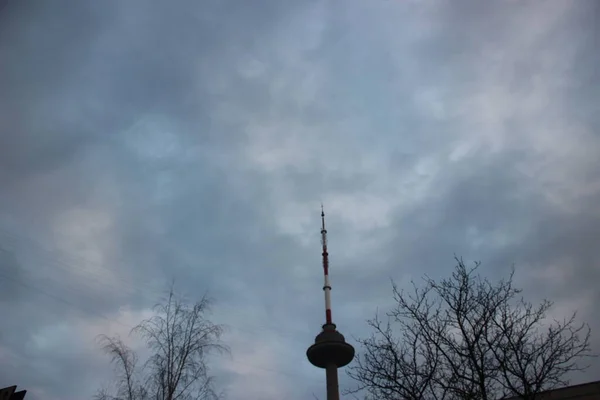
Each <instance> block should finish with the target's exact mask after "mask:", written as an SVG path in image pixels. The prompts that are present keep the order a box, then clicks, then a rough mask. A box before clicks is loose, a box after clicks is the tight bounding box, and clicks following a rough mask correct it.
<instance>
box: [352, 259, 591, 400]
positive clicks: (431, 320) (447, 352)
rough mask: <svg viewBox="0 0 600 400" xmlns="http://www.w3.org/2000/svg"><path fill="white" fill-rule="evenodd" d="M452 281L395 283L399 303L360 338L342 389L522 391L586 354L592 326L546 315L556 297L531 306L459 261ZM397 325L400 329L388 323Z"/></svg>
mask: <svg viewBox="0 0 600 400" xmlns="http://www.w3.org/2000/svg"><path fill="white" fill-rule="evenodd" d="M456 261H457V266H456V268H455V270H454V272H453V274H452V276H451V277H450V278H447V279H442V280H441V281H436V280H434V279H431V278H426V279H425V283H424V286H423V288H419V287H417V286H416V285H415V284H414V283H413V291H411V293H409V294H406V293H404V292H403V291H401V290H399V289H398V287H397V286H396V285H395V284H394V283H392V286H393V293H394V300H395V302H396V306H395V308H394V309H393V310H392V311H391V312H389V313H388V314H387V316H388V321H386V322H383V321H381V320H380V318H379V317H378V316H377V315H376V316H375V318H374V319H372V320H370V321H368V323H369V325H370V327H371V328H372V329H373V332H372V334H371V336H370V337H368V338H366V339H358V341H359V343H360V344H361V345H362V347H363V354H362V355H360V356H359V357H357V362H356V364H355V366H354V367H351V368H350V369H349V375H350V376H351V377H352V378H354V379H355V380H356V381H357V382H358V387H357V388H355V389H353V390H350V391H347V393H346V394H356V393H363V392H364V393H367V394H366V398H367V399H381V400H388V399H390V400H391V399H395V400H397V399H411V400H417V399H419V400H420V399H435V400H455V399H478V400H492V399H501V398H504V397H507V396H521V397H522V398H523V399H527V400H533V399H536V396H537V395H538V394H539V393H540V392H541V391H544V390H547V389H551V388H555V387H557V386H562V385H566V384H568V381H567V375H568V373H570V372H573V371H578V370H583V369H585V368H587V366H582V365H580V364H579V363H578V362H579V361H580V360H581V359H582V358H584V357H590V356H593V355H592V354H591V349H590V344H589V338H590V329H589V327H588V325H586V324H581V325H578V324H577V323H576V314H573V315H571V316H570V317H569V318H566V319H564V320H560V321H558V320H555V321H553V322H551V323H549V322H548V321H546V314H547V312H548V311H549V310H550V308H551V307H552V305H553V304H552V303H551V302H549V301H547V300H544V301H543V302H542V303H541V304H540V305H538V306H534V305H532V304H531V303H528V302H526V301H525V300H524V299H523V298H522V297H520V293H521V290H520V289H516V288H514V287H513V275H514V270H513V272H512V273H511V274H510V276H509V278H508V279H503V280H500V281H499V282H496V283H492V282H490V281H489V280H487V279H483V278H482V277H481V276H480V275H478V274H477V273H476V272H477V271H476V270H477V269H478V267H479V263H475V266H474V267H473V268H467V267H466V266H465V264H464V263H463V261H462V260H461V259H459V258H456ZM394 323H395V324H397V328H398V329H397V330H395V329H394V328H393V324H394Z"/></svg>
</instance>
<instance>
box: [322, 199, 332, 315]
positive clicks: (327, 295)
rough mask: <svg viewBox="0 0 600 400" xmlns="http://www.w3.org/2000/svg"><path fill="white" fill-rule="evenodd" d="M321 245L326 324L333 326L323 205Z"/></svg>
mask: <svg viewBox="0 0 600 400" xmlns="http://www.w3.org/2000/svg"><path fill="white" fill-rule="evenodd" d="M321 244H322V245H323V253H322V256H323V274H324V275H325V284H324V285H323V291H324V292H325V323H326V324H328V325H331V324H333V322H332V321H331V284H330V283H329V253H328V252H327V229H325V212H324V211H323V205H321Z"/></svg>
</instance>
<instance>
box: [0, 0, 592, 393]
mask: <svg viewBox="0 0 600 400" xmlns="http://www.w3.org/2000/svg"><path fill="white" fill-rule="evenodd" d="M3 1H4V3H7V5H6V7H4V8H3V9H2V10H1V11H0V250H1V251H0V275H2V276H1V279H0V316H1V317H2V325H1V328H0V378H1V379H0V386H8V385H12V384H16V385H19V387H22V388H24V389H27V390H28V395H27V397H28V399H29V398H30V399H31V400H80V399H85V398H90V396H91V395H92V394H93V393H94V391H95V390H96V389H97V388H99V387H100V386H101V385H102V384H104V383H106V382H109V380H110V377H111V368H110V366H109V364H108V359H107V358H106V357H105V356H104V355H103V354H102V353H101V352H100V350H99V348H98V345H97V344H96V343H95V341H94V338H95V336H96V335H97V334H99V333H107V334H115V333H120V334H121V335H126V334H127V332H128V330H129V328H130V327H131V326H133V325H134V324H136V323H137V322H139V321H140V320H141V319H143V318H144V317H146V316H148V315H149V307H150V306H152V305H153V304H154V303H155V302H156V301H157V300H158V299H159V296H160V294H161V291H162V290H164V289H166V288H167V286H168V284H169V282H170V281H171V279H175V281H176V287H177V289H178V290H179V291H180V292H181V293H184V294H185V295H187V296H188V298H190V299H192V300H193V299H196V298H199V297H200V296H201V295H202V294H204V293H205V292H206V291H208V292H209V293H210V294H211V295H212V297H214V298H215V300H216V304H215V307H214V309H213V311H214V314H213V318H214V320H215V322H220V323H226V324H227V325H229V330H228V333H227V335H226V336H225V338H224V339H225V341H226V342H227V343H228V344H229V345H230V346H231V348H232V357H231V358H228V357H221V358H215V359H214V361H213V362H212V368H213V373H214V374H215V376H216V377H217V381H216V382H217V386H218V388H219V389H222V390H225V391H226V392H227V393H228V398H229V399H289V400H301V399H311V398H313V396H312V394H313V393H314V394H316V395H318V396H319V397H320V398H321V399H323V398H324V392H325V390H324V389H325V374H324V372H323V371H322V370H319V369H317V368H315V367H313V366H311V365H310V364H309V363H308V361H307V360H306V356H305V351H306V348H307V347H308V346H309V345H310V344H311V343H312V342H313V341H314V337H315V335H316V334H318V333H319V331H320V327H321V324H322V323H323V322H324V311H323V293H322V269H321V265H320V248H319V246H320V245H319V224H320V220H319V218H320V216H319V213H320V203H321V201H322V202H323V203H324V205H325V210H326V213H327V222H328V230H329V239H330V249H329V250H330V255H331V260H330V261H331V282H332V286H333V291H332V298H333V318H334V322H336V323H337V324H338V328H339V329H340V331H341V332H342V333H343V334H345V335H346V337H347V339H348V340H349V341H350V343H355V342H354V340H353V339H352V336H358V337H360V336H365V335H366V334H367V333H368V330H367V328H366V324H365V320H366V319H368V318H371V317H372V316H373V315H374V312H375V309H376V307H379V309H380V310H386V309H388V308H389V307H390V306H391V305H392V293H391V285H390V281H389V279H390V278H393V279H394V280H395V281H396V282H398V283H399V284H400V285H401V286H403V285H406V284H408V282H409V281H410V279H419V278H420V277H421V276H422V275H423V274H425V273H427V274H430V275H431V276H433V277H443V276H447V275H448V274H449V273H450V271H451V269H452V268H453V266H454V262H453V256H454V254H457V255H462V256H463V257H464V259H465V260H467V261H469V262H470V261H473V260H480V261H481V262H482V267H481V268H482V269H481V271H482V273H483V274H485V275H486V276H489V277H490V278H497V277H500V276H505V275H506V274H507V273H508V272H509V270H510V267H511V265H512V264H514V265H515V267H516V280H517V283H518V285H519V286H521V287H523V288H524V289H525V292H524V293H525V296H526V297H527V298H528V299H530V300H533V301H537V300H539V299H541V298H543V297H548V298H549V299H551V300H555V301H556V308H555V309H554V310H553V315H552V316H556V317H561V316H564V315H567V314H568V313H569V312H571V311H573V310H578V311H579V316H580V318H581V321H584V320H587V321H589V322H590V323H591V325H592V327H595V328H596V332H597V334H596V335H595V336H594V337H593V341H594V347H595V350H597V351H598V350H600V322H599V321H600V320H599V318H598V313H597V312H598V311H597V305H596V306H594V305H595V304H597V303H598V302H600V290H599V287H598V282H599V281H600V246H599V245H598V240H599V239H600V137H599V131H600V108H599V104H600V79H599V75H598V68H599V65H600V64H599V63H600V56H599V54H600V51H598V49H599V48H600V45H599V37H600V30H599V26H600V23H599V18H600V7H599V5H600V3H599V2H598V1H595V0H590V1H586V0H578V1H566V0H556V1H537V2H529V1H500V0H498V1H481V0H473V1H458V0H452V1H450V0H448V1H441V0H440V1H438V0H298V1H282V0H254V1H248V0H237V1H236V0H204V1H196V0H177V1H155V0H120V1H117V0H102V1H97V0H85V1H84V0H51V1H50V0H47V1H41V0H39V1H24V0H21V1H17V0H3ZM594 309H595V310H596V311H594ZM130 343H131V344H132V345H134V346H138V345H139V343H137V342H136V341H135V340H134V339H131V342H130ZM357 350H359V351H360V349H357ZM598 376H600V360H594V361H593V365H592V368H591V369H590V370H589V371H588V372H587V373H584V374H578V375H576V376H575V377H574V383H579V382H584V381H588V380H596V379H598ZM340 379H341V381H340V385H341V387H342V389H344V388H349V387H352V386H353V383H352V382H351V381H349V380H348V378H347V377H346V376H345V373H344V372H341V373H340Z"/></svg>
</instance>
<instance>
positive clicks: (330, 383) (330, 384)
mask: <svg viewBox="0 0 600 400" xmlns="http://www.w3.org/2000/svg"><path fill="white" fill-rule="evenodd" d="M337 369H338V367H337V365H335V364H333V363H330V364H327V367H325V379H326V381H327V382H326V384H327V400H340V388H339V385H338V370H337Z"/></svg>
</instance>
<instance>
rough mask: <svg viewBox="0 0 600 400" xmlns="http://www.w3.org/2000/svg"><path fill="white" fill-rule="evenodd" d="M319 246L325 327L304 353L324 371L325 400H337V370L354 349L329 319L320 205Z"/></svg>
mask: <svg viewBox="0 0 600 400" xmlns="http://www.w3.org/2000/svg"><path fill="white" fill-rule="evenodd" d="M321 244H322V246H323V253H322V255H323V274H324V275H325V284H324V285H323V291H324V292H325V325H323V330H322V331H321V333H319V334H318V335H317V337H316V338H315V344H313V345H312V346H310V347H309V348H308V350H307V351H306V356H307V357H308V360H309V361H310V362H311V364H313V365H314V366H317V367H319V368H324V369H325V376H326V384H327V400H339V398H340V393H339V388H338V373H337V369H338V368H341V367H343V366H345V365H348V364H349V363H350V362H351V361H352V359H353V358H354V347H352V346H351V345H350V344H348V343H346V341H345V339H344V335H342V334H341V333H340V332H338V331H337V330H336V325H335V324H334V323H333V322H332V319H331V284H330V283H329V253H328V252H327V230H326V229H325V212H324V211H323V206H322V205H321Z"/></svg>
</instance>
